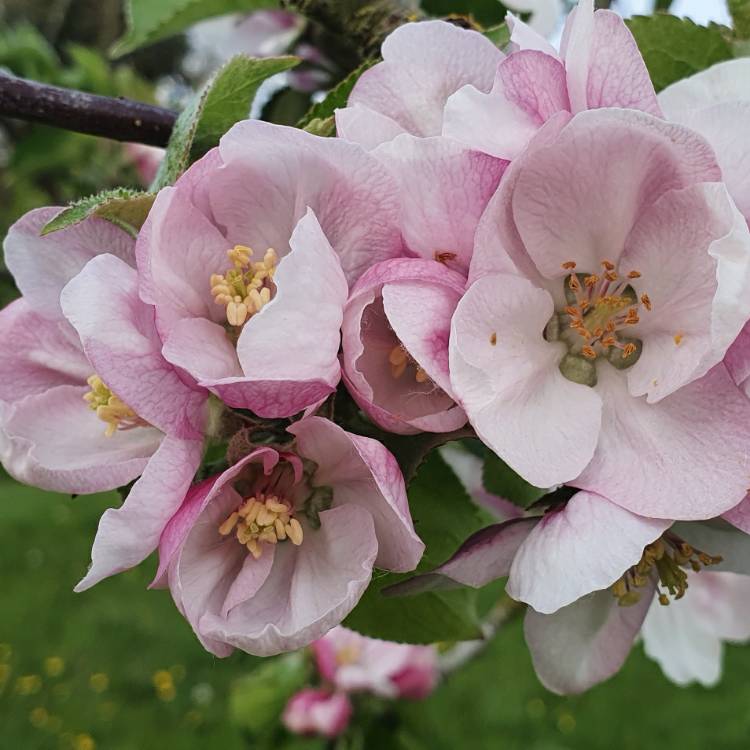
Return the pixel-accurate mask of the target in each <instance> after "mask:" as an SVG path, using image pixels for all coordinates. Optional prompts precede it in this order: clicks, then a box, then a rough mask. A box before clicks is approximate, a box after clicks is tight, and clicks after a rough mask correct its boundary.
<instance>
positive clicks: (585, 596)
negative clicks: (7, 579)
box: [0, 0, 750, 733]
mask: <svg viewBox="0 0 750 750" xmlns="http://www.w3.org/2000/svg"><path fill="white" fill-rule="evenodd" d="M508 25H509V28H510V29H511V32H512V33H511V41H510V45H509V47H508V48H507V49H506V50H505V51H501V50H500V49H498V48H497V47H496V46H495V45H494V44H493V43H492V42H491V41H490V40H489V39H488V38H487V37H486V36H484V35H483V34H481V33H479V32H478V31H474V30H469V29H464V28H459V27H458V26H455V25H453V24H450V23H447V22H443V21H424V22H416V23H411V24H407V25H405V26H402V27H400V28H398V29H397V30H396V31H395V32H393V33H392V34H391V35H390V36H389V37H388V39H387V40H386V41H385V43H384V45H383V48H382V61H381V62H379V63H378V64H376V65H374V66H373V67H371V68H369V69H368V70H366V71H365V72H364V73H363V74H362V75H361V77H360V78H359V80H358V81H357V83H356V85H355V86H354V89H353V91H352V93H351V95H350V97H349V100H348V105H347V106H346V107H344V108H342V109H339V110H337V112H336V127H337V137H333V138H323V137H318V136H315V135H312V134H310V133H308V132H305V131H303V130H299V129H295V128H290V127H284V126H279V125H273V124H269V123H265V122H260V121H257V120H245V121H242V122H240V123H238V124H236V125H235V126H234V127H232V128H231V129H230V130H229V131H228V132H227V133H226V134H225V135H224V136H223V137H222V138H221V141H220V143H219V145H218V146H216V147H215V148H213V149H212V150H210V151H209V152H208V153H207V154H206V155H205V156H204V157H203V158H201V159H199V160H198V161H196V162H195V163H193V164H192V165H191V166H190V167H189V168H188V169H187V171H186V172H184V174H182V176H181V177H179V179H177V181H176V182H175V184H174V185H172V186H168V187H164V188H162V189H161V190H160V191H159V192H158V195H157V196H156V198H155V201H154V203H153V206H152V208H151V209H150V212H149V214H148V217H147V219H146V221H145V223H144V224H143V226H142V228H141V229H140V231H139V232H138V233H137V237H133V236H132V235H131V234H130V233H128V232H127V231H125V230H124V229H123V228H122V227H120V226H118V225H115V224H113V223H109V222H108V221H105V220H104V219H102V218H98V217H96V216H90V217H89V218H86V219H85V220H83V221H81V222H80V223H78V224H75V225H73V226H69V227H67V228H65V229H61V230H59V231H56V232H53V233H48V234H44V235H42V233H41V230H42V229H43V227H45V225H46V224H47V223H48V221H49V220H50V219H51V218H52V217H53V216H55V215H56V213H57V211H58V209H55V208H43V209H38V210H35V211H32V212H30V213H29V214H27V215H26V216H24V217H23V218H22V219H20V220H19V221H18V222H17V223H16V224H15V225H14V226H13V227H12V228H11V230H10V232H9V234H8V236H7V238H6V240H5V258H6V264H7V267H8V269H9V270H10V271H11V272H12V274H13V276H14V278H15V280H16V283H17V285H18V288H19V289H20V290H21V292H22V297H21V298H20V299H19V300H17V301H15V302H13V303H12V304H11V305H9V306H8V307H7V308H6V309H5V310H3V311H2V312H1V313H0V349H1V350H2V351H3V353H4V354H3V358H2V360H0V426H1V428H2V429H1V431H0V455H1V456H2V461H3V464H4V466H5V467H6V468H7V470H8V471H9V472H10V473H11V474H12V475H13V476H15V477H17V478H18V479H19V480H21V481H24V482H27V483H30V484H34V485H37V486H40V487H43V488H47V489H51V490H57V491H64V492H70V493H92V492H99V491H103V490H110V489H114V488H118V487H123V486H125V485H131V486H130V487H129V492H128V494H127V497H126V500H125V502H124V504H123V505H122V506H121V507H119V508H117V509H110V510H107V511H106V512H105V513H104V515H103V517H102V519H101V522H100V524H99V529H98V532H97V535H96V539H95V541H94V545H93V550H92V564H91V567H90V569H89V571H88V573H87V574H86V576H85V577H84V578H83V580H82V581H81V582H80V583H79V584H78V586H77V590H84V589H87V588H89V587H90V586H93V585H94V584H95V583H97V582H98V581H100V580H102V579H103V578H105V577H107V576H110V575H113V574H115V573H118V572H120V571H123V570H125V569H127V568H130V567H132V566H134V565H137V564H139V563H140V562H142V561H143V560H144V559H145V558H146V557H148V556H149V555H150V554H151V553H152V552H153V551H155V550H158V554H159V569H158V572H157V575H156V578H155V580H154V584H153V585H155V586H168V587H169V589H170V590H171V594H172V597H173V599H174V601H175V604H176V605H177V608H178V609H179V611H180V612H181V613H182V614H183V615H184V617H185V618H186V619H187V620H188V622H189V623H190V625H191V626H192V628H193V629H194V631H195V633H196V635H197V637H198V638H199V639H200V641H201V643H202V644H203V645H204V646H205V648H206V649H208V650H209V651H210V652H212V653H213V654H216V655H218V656H226V655H228V654H229V653H231V652H232V650H233V649H235V648H238V649H241V650H244V651H246V652H249V653H251V654H256V655H262V656H267V655H272V654H277V653H280V652H284V651H289V650H292V649H296V648H300V647H304V646H307V645H309V644H310V643H312V642H314V641H317V645H316V646H315V648H316V653H317V654H318V659H319V663H320V664H321V665H322V666H321V674H322V676H323V677H324V679H325V680H326V681H327V682H329V683H331V685H334V686H335V687H336V689H335V690H329V689H328V688H326V690H327V691H328V692H326V696H325V697H326V700H327V701H336V702H338V703H339V704H340V705H339V706H338V708H337V710H336V711H334V713H335V715H336V717H337V721H338V722H339V723H342V724H345V723H346V717H344V714H346V710H345V706H346V705H348V703H347V701H346V699H345V697H344V698H342V695H344V696H345V693H346V692H347V691H348V690H349V689H350V687H347V686H346V685H344V684H343V683H341V684H339V683H340V682H341V680H345V679H350V678H351V679H352V680H354V679H355V677H354V676H353V675H354V674H355V672H356V670H354V669H353V668H352V669H349V670H347V669H343V668H341V669H332V668H331V669H329V667H326V666H323V664H324V662H325V663H327V662H326V660H325V659H323V657H321V654H324V653H325V651H326V649H327V648H328V645H330V644H329V641H328V640H327V639H328V638H330V639H333V640H331V643H334V645H335V642H336V639H339V638H344V635H341V633H342V632H343V631H333V632H334V633H336V634H337V635H333V634H332V635H330V636H326V639H324V640H323V641H320V640H318V639H321V638H322V637H323V636H325V634H326V633H327V632H328V631H330V630H331V628H334V627H335V626H337V625H338V624H339V623H341V622H342V620H343V619H344V618H345V617H346V616H347V615H348V614H349V613H350V612H351V610H352V609H353V608H354V606H355V605H356V604H357V602H358V601H359V599H360V598H361V596H362V595H363V593H364V592H365V590H366V589H367V587H368V585H369V583H370V580H371V578H372V574H373V568H375V567H376V568H379V569H384V570H388V571H394V572H409V571H413V570H415V568H416V567H417V564H418V563H419V561H420V559H421V557H422V553H423V551H424V545H423V543H422V541H421V540H420V538H419V536H418V535H417V533H416V531H415V528H414V524H413V522H412V519H411V516H410V510H409V505H408V501H407V494H406V486H405V482H404V478H403V476H402V472H401V469H400V468H399V464H398V463H397V461H396V459H395V457H394V456H393V455H392V454H391V453H390V452H389V450H388V449H386V447H385V446H384V445H383V444H382V442H380V441H378V440H376V439H375V438H373V437H371V436H363V435H361V434H355V431H356V428H355V427H352V425H351V424H348V423H347V422H346V421H345V420H344V419H343V418H338V415H337V411H336V409H335V408H334V407H335V406H336V405H337V401H335V400H334V396H335V394H337V393H338V394H339V395H340V396H341V395H342V394H344V393H348V394H349V396H350V397H351V399H352V400H353V402H354V403H355V404H356V406H357V407H358V409H359V414H358V417H359V421H358V422H357V423H356V424H360V423H363V424H369V425H370V426H371V427H373V431H372V432H370V433H368V435H373V434H380V435H382V434H383V432H385V433H398V434H399V435H402V436H410V435H415V434H417V433H421V432H431V433H442V434H444V436H445V439H446V440H448V439H449V438H450V436H451V433H453V432H454V431H456V430H458V429H459V428H464V427H465V426H466V425H468V426H469V427H470V428H471V429H472V430H473V433H474V434H475V435H476V436H477V437H478V438H479V439H480V440H481V441H482V442H483V443H484V445H485V446H486V448H487V449H489V450H490V451H492V452H494V454H496V455H497V456H499V457H500V458H501V459H502V460H503V461H504V462H505V463H506V464H507V465H508V466H509V467H510V468H511V469H512V470H513V471H515V472H516V473H517V474H518V475H520V476H521V477H522V478H523V479H524V480H526V481H527V482H528V483H530V484H531V485H534V486H535V487H539V488H547V489H549V492H548V494H546V495H545V496H544V497H543V498H542V500H541V501H540V502H538V503H536V504H535V505H533V506H532V507H531V508H529V509H526V510H525V511H521V510H518V509H516V511H517V512H516V513H515V516H516V517H513V518H509V519H507V520H504V521H502V522H501V523H498V524H496V525H493V526H490V527H488V528H485V529H483V530H481V531H480V532H478V533H477V534H476V535H474V536H473V537H471V538H469V539H468V540H467V541H466V542H465V543H464V544H463V545H462V546H461V547H460V549H459V550H458V551H457V552H456V554H455V555H454V556H453V557H452V558H451V559H450V560H448V561H447V562H446V563H445V564H444V565H442V566H440V567H438V568H437V569H435V570H433V571H430V572H429V573H428V574H427V575H422V576H417V577H415V578H413V579H411V580H407V581H405V582H403V583H401V584H399V588H400V589H401V592H402V593H408V592H410V591H411V592H415V591H418V590H420V589H424V588H428V587H435V586H457V585H463V586H475V587H478V586H482V585H484V584H486V583H488V582H489V581H491V580H493V579H496V578H500V577H505V576H507V577H508V584H507V593H508V594H509V595H510V596H511V597H512V598H514V599H516V600H518V601H520V602H523V603H525V604H527V605H529V606H528V612H527V615H526V638H527V641H528V644H529V647H530V649H531V651H532V655H533V659H534V664H535V667H536V670H537V672H538V674H539V676H540V678H541V680H542V681H543V682H544V684H545V685H547V686H548V687H549V688H550V689H552V690H555V691H558V692H576V691H580V690H584V689H586V688H587V687H589V686H591V685H592V684H595V683H596V682H599V681H601V680H603V679H606V678H608V677H609V676H611V675H612V674H613V673H614V672H615V671H617V669H619V667H620V666H621V664H622V663H623V661H624V659H625V657H626V655H627V653H628V651H629V649H630V647H631V645H632V643H633V641H634V639H635V638H636V637H637V636H638V634H639V633H640V632H641V630H642V629H643V636H644V639H645V640H646V644H647V648H648V649H649V652H650V653H652V654H654V655H655V656H656V658H658V659H659V660H660V661H661V662H662V664H664V665H665V670H666V671H667V672H668V673H670V674H672V675H674V676H675V678H676V679H678V680H681V681H689V680H690V679H700V680H703V681H704V682H710V681H712V680H713V679H715V676H714V672H715V671H716V664H717V663H718V649H719V646H720V644H721V639H725V638H726V639H733V640H736V639H742V638H746V637H748V636H749V635H750V632H746V627H747V618H743V617H742V612H741V607H740V606H739V605H737V606H735V603H736V602H737V601H738V600H739V599H741V598H742V599H744V592H746V591H747V588H748V581H747V579H744V578H743V577H742V575H747V574H750V554H749V552H750V545H749V544H748V536H747V533H750V504H749V503H750V501H746V502H743V500H744V498H745V495H746V493H747V491H748V487H750V461H749V456H750V398H749V396H750V325H748V320H750V230H749V229H748V219H750V181H748V177H747V168H746V167H747V164H748V163H749V161H750V144H749V143H748V142H747V138H746V137H745V135H744V134H746V133H747V132H748V125H749V124H750V87H749V86H748V81H750V62H748V61H747V60H736V61H732V62H728V63H722V64H719V65H717V66H715V67H713V68H711V69H709V70H707V71H705V72H703V73H700V74H698V75H696V76H694V77H693V78H689V79H687V80H684V81H681V82H679V83H677V84H675V85H673V86H671V87H669V88H668V89H666V90H665V91H663V92H662V93H661V94H660V95H659V96H658V97H657V95H656V93H655V91H654V87H653V85H652V82H651V79H650V77H649V74H648V71H647V69H646V67H645V65H644V62H643V60H642V58H641V55H640V53H639V51H638V48H637V46H636V44H635V42H634V40H633V38H632V36H631V34H630V32H629V31H628V30H627V28H626V26H625V25H624V23H623V22H622V20H621V19H620V18H619V17H618V16H617V15H616V14H614V13H612V12H609V11H596V12H595V11H594V3H593V0H581V2H580V3H579V5H578V7H577V8H576V9H575V10H574V11H573V13H571V15H570V16H569V18H568V21H567V25H566V28H565V32H564V34H563V41H562V48H561V50H560V51H559V52H558V51H557V50H556V49H554V48H553V47H552V46H551V45H550V44H549V43H548V42H547V41H546V40H545V39H544V38H542V37H541V36H539V35H538V34H537V33H536V32H535V31H534V30H532V29H531V28H530V27H528V26H526V25H525V24H524V23H523V22H521V21H519V20H518V19H516V18H514V17H513V16H512V15H509V18H508ZM415 82H417V84H418V89H416V90H415ZM345 398H348V396H345ZM362 417H366V420H365V419H362ZM375 428H377V430H375ZM353 430H355V431H353ZM378 430H379V431H380V432H378ZM465 432H466V431H465ZM400 439H401V440H409V439H410V438H408V437H406V438H400ZM217 447H219V448H220V449H221V450H220V451H219V453H220V455H218V454H217V451H216V448H217ZM500 502H501V503H502V501H500ZM746 532H747V533H746ZM707 567H708V568H709V569H710V570H709V571H708V572H705V571H704V569H705V568H707ZM738 574H739V575H738ZM694 584H695V585H694ZM701 591H703V592H704V597H707V598H708V599H710V598H711V597H714V596H716V597H720V598H722V599H726V602H727V605H726V608H725V609H726V616H725V617H722V618H718V616H717V618H716V622H715V623H712V621H711V617H709V616H708V615H707V614H706V612H705V606H703V610H701V604H700V603H699V601H698V599H699V598H700V596H701V594H700V592H701ZM707 592H708V593H707ZM710 592H713V593H710ZM394 593H398V592H397V591H395V590H394ZM683 597H684V598H685V602H681V603H680V605H679V606H677V607H675V606H674V604H672V605H670V606H669V607H665V608H663V610H664V611H663V612H662V611H660V610H659V608H660V607H662V605H668V604H669V603H670V602H673V601H674V600H682V599H683ZM654 602H655V603H656V605H655V606H652V604H653V603H654ZM688 605H689V606H688ZM664 612H667V613H668V615H665V614H664ZM665 617H666V618H667V619H665ZM719 620H721V622H719ZM644 621H645V624H644ZM743 622H744V627H743V626H742V625H743ZM714 625H715V627H714ZM674 632H680V633H681V634H682V635H681V637H683V638H684V639H685V641H686V642H688V643H690V642H693V641H695V639H700V638H704V637H705V638H709V639H712V640H711V643H712V644H714V645H715V648H714V651H716V652H717V658H716V659H713V660H709V661H710V662H711V663H710V664H708V665H706V664H704V663H697V662H689V663H686V662H685V660H684V659H683V660H682V661H680V658H681V657H680V654H679V653H678V649H675V648H674V641H672V642H670V639H671V638H672V637H673V636H672V634H673V633H674ZM667 633H669V634H670V636H669V637H666V634H667ZM346 637H350V636H346ZM351 637H352V638H353V637H354V636H351ZM691 639H693V641H691ZM333 647H334V646H332V648H333ZM336 648H338V647H337V646H336ZM356 648H357V653H359V649H360V645H357V647H356ZM361 648H362V649H363V651H362V653H365V652H368V649H369V646H368V647H367V648H365V646H361ZM374 648H375V647H373V649H374ZM384 648H385V647H384ZM712 648H713V646H712ZM688 650H689V649H688ZM368 653H369V652H368ZM375 658H376V660H379V659H380V658H381V657H380V656H376V657H375ZM382 658H383V659H385V657H382ZM334 661H336V660H334ZM355 661H356V660H355ZM341 663H342V662H341V661H340V660H339V661H337V664H339V665H340V664H341ZM381 666H382V665H381ZM383 668H385V667H383ZM376 672H377V670H376ZM365 673H368V675H369V676H367V680H370V679H372V680H374V681H375V682H373V684H372V685H371V686H370V687H372V689H373V690H374V691H375V692H381V693H382V691H384V690H391V689H394V690H395V689H396V688H394V687H393V686H394V684H397V683H398V680H395V678H394V677H393V675H392V673H391V672H390V671H389V672H387V673H383V674H380V673H379V672H377V674H375V673H373V674H369V672H368V670H367V669H364V668H363V672H362V674H365ZM345 675H346V677H345ZM373 675H374V676H373ZM360 677H362V675H360ZM357 679H359V678H357ZM363 679H364V678H363ZM394 680H395V682H394ZM375 683H377V685H376V684H375ZM368 685H369V683H368ZM339 689H341V690H343V691H344V692H343V693H341V692H339ZM313 708H315V710H316V711H323V709H322V708H320V707H319V706H318V699H317V697H316V696H312V695H307V694H305V695H304V696H298V698H297V699H295V701H294V702H293V704H290V707H289V710H288V712H287V714H288V723H289V724H290V726H292V724H293V722H295V721H297V720H298V719H297V718H293V717H299V716H300V715H305V716H307V715H308V714H309V713H310V712H311V711H312V710H313ZM329 708H330V707H329ZM331 710H332V709H331ZM327 711H328V708H326V709H325V711H323V713H326V712H327ZM328 718H329V719H330V718H331V717H330V716H328ZM299 721H302V719H299ZM303 723H304V722H303ZM335 723H336V722H334V724H335ZM300 726H301V724H300ZM305 726H307V725H305ZM337 726H338V724H337ZM327 731H328V730H325V731H324V733H326V732H327Z"/></svg>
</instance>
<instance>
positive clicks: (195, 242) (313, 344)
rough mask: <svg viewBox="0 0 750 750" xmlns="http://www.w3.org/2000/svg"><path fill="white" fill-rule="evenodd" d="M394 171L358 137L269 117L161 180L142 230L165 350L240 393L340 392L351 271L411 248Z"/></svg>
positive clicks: (289, 397)
mask: <svg viewBox="0 0 750 750" xmlns="http://www.w3.org/2000/svg"><path fill="white" fill-rule="evenodd" d="M395 192H396V191H395V189H394V186H393V185H392V182H391V178H390V177H389V175H388V174H387V173H386V171H385V170H384V168H383V167H382V166H381V165H380V164H379V163H378V161H377V160H376V159H374V158H373V157H371V156H369V155H368V154H367V153H365V152H364V151H362V150H361V149H360V148H358V147H357V146H355V145H353V144H349V143H345V142H344V141H339V140H336V139H331V138H318V137H316V136H312V135H310V134H308V133H305V132H303V131H300V130H296V129H294V128H285V127H281V126H276V125H270V124H268V123H263V122H258V121H249V120H248V121H244V122H241V123H238V124H237V125H235V126H234V127H233V128H232V129H231V130H230V131H229V132H228V133H227V134H226V135H225V136H224V137H223V138H222V139H221V143H220V145H219V146H218V147H217V148H215V149H213V150H211V151H210V152H209V153H208V154H207V155H206V156H205V157H204V158H203V159H201V160H199V161H198V162H196V163H195V164H194V165H193V166H192V167H191V168H190V169H189V170H188V171H187V172H186V173H185V174H184V175H183V176H182V177H181V178H180V179H179V180H178V181H177V183H176V184H175V185H174V186H173V187H168V188H164V189H163V190H161V191H160V193H159V194H158V196H157V198H156V201H155V203H154V206H153V208H152V210H151V212H150V214H149V217H148V219H147V221H146V223H145V225H144V227H143V229H142V230H141V233H140V235H139V238H138V243H137V251H136V255H137V262H138V272H139V281H140V293H141V296H142V298H143V299H144V300H145V301H147V302H148V303H149V304H153V305H154V307H155V309H156V322H157V327H158V329H159V332H160V334H161V336H162V338H163V339H164V340H165V347H164V356H165V357H166V358H167V359H168V360H169V361H170V362H171V363H173V364H174V365H175V366H176V367H178V368H181V369H182V370H184V371H185V372H186V373H188V374H189V375H190V376H192V377H193V378H194V379H195V381H196V382H197V383H198V384H200V385H201V386H204V387H206V388H208V389H209V390H211V391H212V392H214V393H215V394H216V395H218V396H219V397H220V398H221V399H222V400H223V401H224V402H225V403H227V404H228V405H229V406H232V407H238V408H246V409H250V410H252V411H254V412H255V413H256V414H258V415H260V416H263V417H285V416H290V415H292V414H295V413H297V412H299V411H302V410H303V409H305V408H307V407H308V406H311V405H314V404H316V403H318V402H320V401H321V400H323V399H324V398H326V397H327V396H328V395H329V394H330V393H332V391H333V390H334V389H335V387H336V384H337V383H338V380H339V377H340V370H339V364H338V359H337V354H338V348H339V341H340V333H339V330H340V326H341V317H342V311H343V306H344V303H345V300H346V295H347V282H353V281H355V280H356V279H357V277H358V276H359V275H360V274H361V273H362V272H363V271H364V270H365V269H366V268H367V267H368V266H369V265H371V264H373V263H375V262H377V261H379V260H383V259H386V258H389V257H394V256H396V255H398V254H400V253H401V252H402V240H401V235H400V232H399V229H398V221H399V220H398V206H397V202H396V197H395Z"/></svg>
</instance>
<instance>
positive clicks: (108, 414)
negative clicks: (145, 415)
mask: <svg viewBox="0 0 750 750" xmlns="http://www.w3.org/2000/svg"><path fill="white" fill-rule="evenodd" d="M86 382H87V383H88V384H89V388H90V390H89V391H88V393H86V394H84V396H83V400H84V401H86V403H87V404H88V405H89V408H90V409H91V411H94V412H96V416H97V417H99V419H101V420H102V422H106V424H107V429H106V430H105V431H104V434H105V435H106V436H107V437H112V435H114V434H115V432H117V431H118V430H132V429H133V428H134V427H148V422H146V421H145V420H143V419H141V418H140V417H139V416H138V415H137V414H136V413H135V412H134V411H133V410H132V409H131V408H130V407H129V406H128V405H127V404H125V403H123V402H122V401H121V400H120V399H119V398H118V397H117V396H115V394H114V393H112V391H111V390H110V389H109V388H108V387H107V386H106V385H105V384H104V381H102V379H101V378H100V377H99V376H98V375H91V376H90V377H89V378H88V379H87V381H86Z"/></svg>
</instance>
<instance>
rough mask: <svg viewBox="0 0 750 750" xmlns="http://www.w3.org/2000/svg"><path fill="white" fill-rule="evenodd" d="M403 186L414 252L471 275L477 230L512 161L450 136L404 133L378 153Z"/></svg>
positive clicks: (408, 234) (405, 227)
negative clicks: (445, 256) (446, 257)
mask: <svg viewBox="0 0 750 750" xmlns="http://www.w3.org/2000/svg"><path fill="white" fill-rule="evenodd" d="M374 154H375V156H377V157H378V158H379V159H380V160H381V161H382V162H383V163H384V164H385V166H386V167H387V168H388V170H389V171H390V172H391V174H392V175H393V177H394V179H395V180H396V182H397V183H398V186H399V190H400V193H399V198H400V204H401V221H402V226H403V233H404V240H405V241H406V245H407V246H408V248H409V250H410V251H411V252H412V253H414V254H416V255H419V256H421V257H423V258H426V259H428V260H435V259H436V258H438V257H439V256H441V255H442V254H444V253H448V254H450V255H451V256H452V257H451V259H450V260H449V261H448V262H447V263H446V265H448V267H449V268H455V269H456V270H459V271H461V272H463V273H466V272H467V271H468V268H469V261H470V260H471V252H472V249H473V244H474V232H475V230H476V226H477V222H478V221H479V217H480V216H481V215H482V212H483V211H484V208H485V206H486V205H487V201H488V200H489V199H490V197H491V196H492V194H493V193H494V192H495V190H496V189H497V186H498V183H499V182H500V178H501V177H502V174H503V172H504V171H505V168H506V166H507V164H506V163H505V162H503V161H500V160H498V159H493V158H492V157H490V156H488V155H486V154H482V153H480V152H478V151H471V150H470V149H468V148H466V147H464V146H462V145H461V144H459V143H455V142H454V141H452V140H449V139H445V138H415V137H414V136H411V135H402V136H399V137H398V138H396V139H395V140H393V141H391V142H390V143H387V144H384V145H383V146H380V147H379V148H378V149H377V150H376V151H375V152H374Z"/></svg>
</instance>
